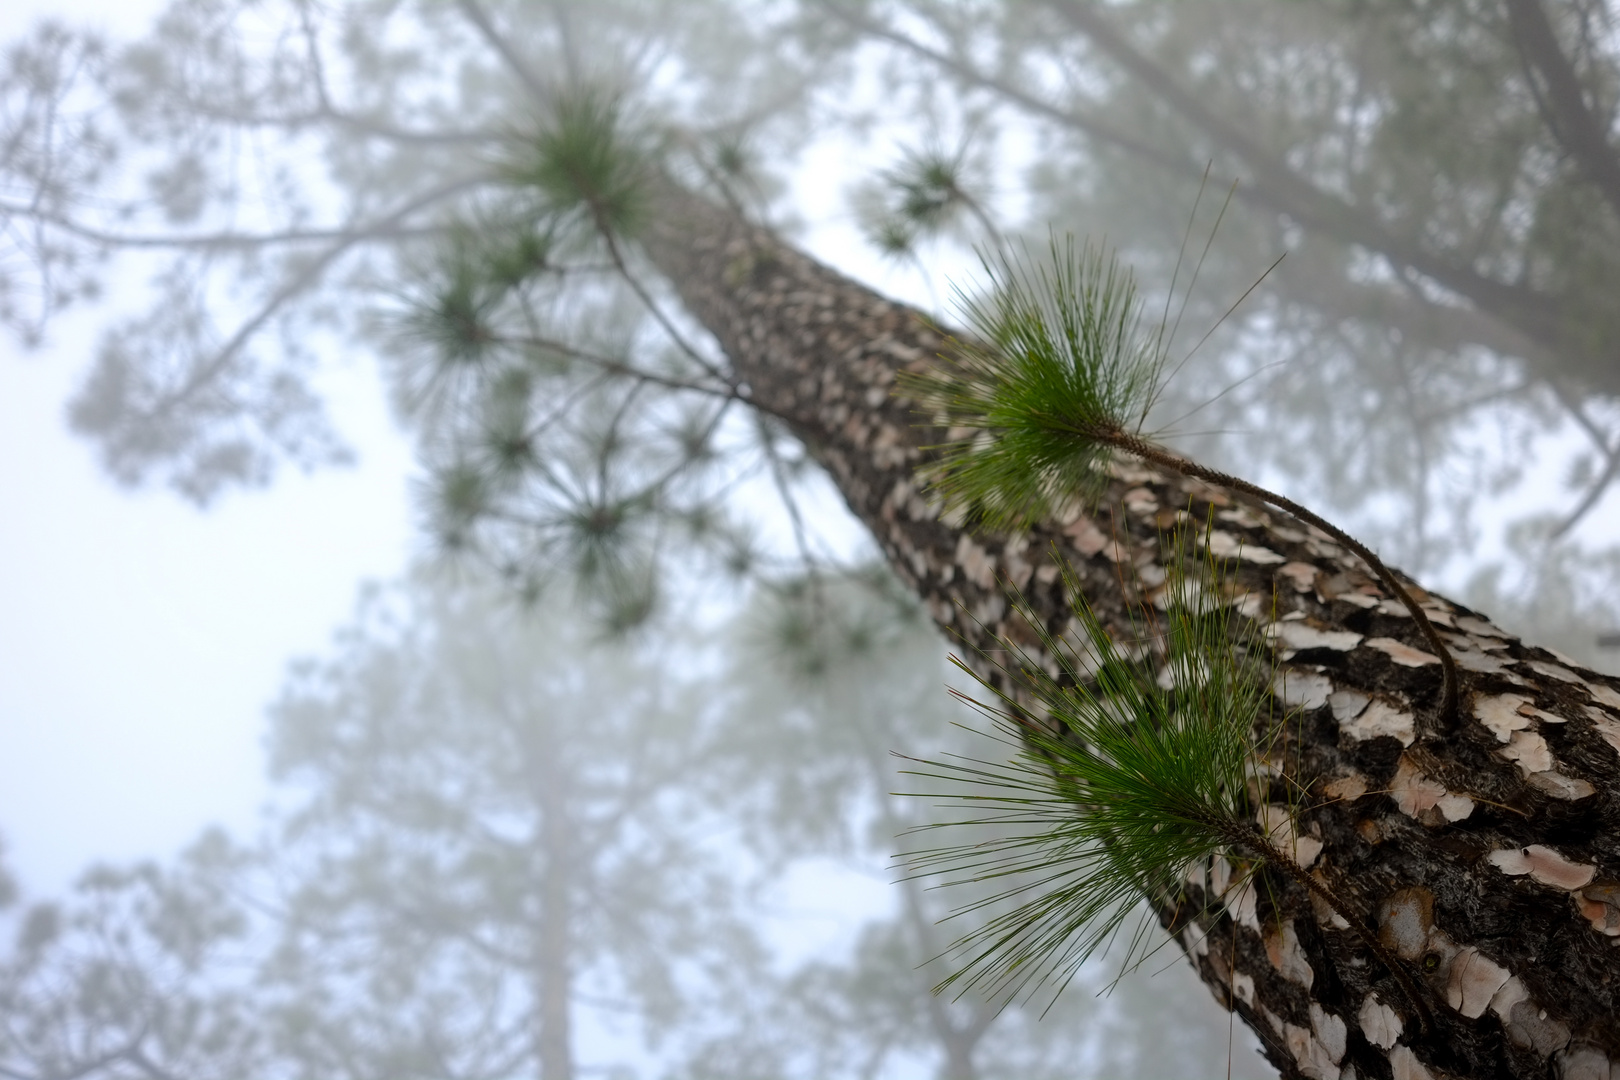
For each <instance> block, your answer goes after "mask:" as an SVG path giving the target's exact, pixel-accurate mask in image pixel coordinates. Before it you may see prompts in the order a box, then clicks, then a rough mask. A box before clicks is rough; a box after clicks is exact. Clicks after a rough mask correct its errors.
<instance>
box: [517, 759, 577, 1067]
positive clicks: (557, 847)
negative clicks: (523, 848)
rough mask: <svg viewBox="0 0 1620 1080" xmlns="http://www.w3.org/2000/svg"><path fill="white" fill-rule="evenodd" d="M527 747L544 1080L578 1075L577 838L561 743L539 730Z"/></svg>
mask: <svg viewBox="0 0 1620 1080" xmlns="http://www.w3.org/2000/svg"><path fill="white" fill-rule="evenodd" d="M538 734H539V735H540V736H541V737H537V738H535V739H534V740H532V742H531V743H530V744H529V745H528V746H526V748H525V749H526V751H527V754H528V758H529V761H528V767H529V771H530V775H531V776H532V778H533V779H532V783H533V784H534V796H535V804H536V806H537V808H538V809H539V811H540V813H539V818H540V820H539V822H538V825H539V832H540V836H539V841H540V844H539V847H540V851H539V855H540V860H539V862H540V866H539V869H540V873H541V878H540V927H539V936H538V941H537V943H536V948H537V954H538V955H537V956H536V957H535V963H534V975H535V1005H536V1008H535V1012H536V1017H535V1020H536V1032H535V1034H536V1038H537V1041H538V1044H539V1055H538V1056H539V1059H540V1080H574V1045H573V1023H572V1016H571V1014H570V1010H569V998H570V997H571V996H572V994H573V991H574V986H573V973H574V971H573V967H574V965H573V960H574V917H573V916H574V896H573V891H574V886H575V881H574V837H573V829H572V825H571V823H570V821H569V815H568V802H569V799H568V794H569V793H568V787H567V785H568V778H567V776H566V775H564V770H563V768H562V767H561V762H559V761H558V760H557V753H556V751H555V747H551V746H548V745H547V743H548V740H546V739H545V738H544V737H543V735H544V732H540V733H538Z"/></svg>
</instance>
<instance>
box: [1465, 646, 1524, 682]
mask: <svg viewBox="0 0 1620 1080" xmlns="http://www.w3.org/2000/svg"><path fill="white" fill-rule="evenodd" d="M1451 658H1452V659H1453V660H1455V661H1457V666H1458V667H1460V668H1462V669H1463V670H1464V671H1477V672H1479V673H1480V674H1482V675H1496V674H1500V673H1501V672H1503V671H1506V669H1507V662H1506V661H1505V660H1500V659H1498V658H1497V657H1494V656H1492V655H1490V654H1489V653H1487V652H1482V651H1481V650H1479V649H1466V648H1453V649H1452V650H1451ZM1512 681H1513V682H1516V683H1518V684H1519V685H1521V686H1523V685H1524V680H1523V679H1521V678H1519V677H1518V676H1516V675H1515V676H1512Z"/></svg>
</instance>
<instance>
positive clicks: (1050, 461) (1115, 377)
mask: <svg viewBox="0 0 1620 1080" xmlns="http://www.w3.org/2000/svg"><path fill="white" fill-rule="evenodd" d="M981 262H982V265H983V267H984V271H985V274H986V275H987V276H988V278H989V287H988V289H987V290H986V292H985V293H984V294H983V295H972V294H969V293H968V292H966V291H965V290H962V289H958V290H957V298H958V308H959V311H960V314H961V315H962V317H963V318H964V320H965V321H966V323H967V330H968V334H967V335H966V336H964V337H962V338H959V339H955V340H953V341H952V343H951V350H950V354H949V355H948V356H946V357H943V358H942V359H941V362H940V363H939V364H938V365H937V366H936V367H935V368H934V369H933V370H931V371H929V372H926V373H923V374H912V373H903V374H902V375H901V379H900V384H899V388H900V392H901V393H903V394H906V395H908V396H910V397H912V398H914V399H916V400H917V401H918V402H920V403H921V404H922V406H923V408H924V410H925V413H926V414H928V415H929V416H930V418H931V419H932V420H933V421H934V422H935V423H937V424H939V425H940V426H942V427H945V428H947V429H948V431H949V437H950V440H951V441H949V442H948V443H946V444H945V445H943V446H942V447H940V448H939V449H940V451H941V455H940V458H939V460H938V462H937V463H935V464H934V465H932V466H931V467H930V469H931V471H930V474H929V477H928V479H929V480H930V482H931V483H932V484H933V486H934V487H935V488H936V489H937V490H938V491H940V492H941V493H942V494H943V495H944V496H945V497H946V499H947V501H949V502H951V503H953V504H956V505H959V506H963V507H965V508H967V509H968V511H969V513H970V516H971V517H972V518H974V519H976V520H979V521H981V522H983V523H984V524H985V525H986V526H988V527H990V528H997V529H1001V528H1015V527H1018V526H1020V525H1023V524H1027V523H1029V522H1032V521H1035V520H1039V519H1040V518H1041V517H1043V516H1045V515H1046V513H1047V512H1048V511H1050V510H1051V509H1052V508H1053V507H1054V506H1055V505H1057V504H1060V503H1062V502H1064V501H1066V500H1068V499H1071V498H1073V497H1074V495H1075V494H1076V493H1077V492H1079V493H1086V492H1090V491H1094V490H1095V489H1096V487H1097V484H1098V482H1099V480H1100V473H1099V468H1098V467H1099V465H1100V464H1101V463H1102V461H1103V460H1104V458H1105V455H1106V454H1107V452H1108V451H1107V448H1106V447H1104V446H1102V445H1101V444H1100V443H1099V442H1098V441H1097V436H1099V435H1102V434H1117V433H1119V432H1123V431H1131V432H1134V431H1136V430H1138V429H1140V427H1141V424H1142V421H1143V420H1144V419H1145V418H1146V416H1147V412H1148V410H1149V408H1151V407H1152V405H1153V402H1154V400H1155V399H1156V398H1157V396H1158V394H1159V390H1160V386H1161V383H1162V374H1163V368H1164V349H1163V340H1162V334H1161V335H1147V334H1144V333H1142V331H1141V304H1140V301H1139V299H1138V297H1137V292H1136V283H1135V280H1134V279H1133V277H1132V276H1131V273H1130V271H1129V270H1126V269H1123V268H1122V267H1121V266H1120V265H1119V262H1118V260H1117V259H1116V258H1115V257H1114V256H1113V255H1112V254H1110V253H1108V252H1105V251H1102V250H1099V249H1096V248H1092V247H1090V246H1087V247H1085V248H1083V249H1081V250H1079V251H1077V250H1076V248H1075V244H1074V241H1073V239H1072V238H1065V239H1064V240H1062V241H1059V240H1058V239H1057V238H1056V237H1055V236H1054V237H1053V238H1052V240H1051V244H1050V259H1049V260H1048V261H1042V262H1037V261H1036V260H1035V259H1033V258H1032V257H1031V256H1030V254H1029V252H1028V250H1027V249H1026V250H1025V251H1024V252H1023V254H1022V256H1008V255H1003V256H1000V257H994V258H992V257H990V256H983V257H982V258H981Z"/></svg>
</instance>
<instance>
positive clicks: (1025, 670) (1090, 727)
mask: <svg viewBox="0 0 1620 1080" xmlns="http://www.w3.org/2000/svg"><path fill="white" fill-rule="evenodd" d="M1189 539H1190V538H1189V537H1187V536H1185V535H1183V536H1181V537H1179V538H1178V539H1177V540H1176V541H1175V542H1174V544H1173V545H1172V546H1173V548H1174V550H1173V551H1172V552H1170V553H1169V555H1170V556H1172V557H1170V558H1167V560H1166V561H1167V563H1168V564H1169V566H1170V567H1171V568H1172V570H1171V573H1170V576H1169V578H1168V579H1167V582H1166V584H1165V586H1164V589H1165V591H1164V593H1163V594H1162V597H1161V599H1162V602H1163V603H1164V607H1165V610H1164V611H1163V612H1162V614H1161V613H1158V612H1156V611H1154V610H1153V609H1151V608H1147V609H1144V614H1143V615H1142V616H1141V618H1140V620H1139V622H1138V624H1137V626H1136V632H1137V638H1138V640H1136V641H1130V642H1122V641H1116V640H1115V639H1114V638H1112V637H1111V636H1110V635H1109V633H1108V632H1107V630H1106V629H1104V627H1103V626H1102V624H1101V623H1100V621H1099V620H1098V619H1097V617H1096V615H1095V614H1094V613H1093V612H1092V611H1091V609H1090V608H1089V607H1088V606H1087V605H1086V603H1085V601H1084V600H1083V599H1082V598H1081V595H1080V590H1079V582H1078V580H1077V579H1075V578H1074V576H1073V574H1072V572H1071V571H1069V570H1068V568H1067V566H1065V568H1064V569H1065V584H1066V586H1067V588H1068V591H1069V594H1070V595H1071V596H1073V597H1075V600H1074V603H1073V619H1072V621H1071V624H1070V625H1071V627H1072V628H1073V629H1071V631H1070V632H1069V633H1068V634H1066V635H1064V636H1063V637H1061V638H1060V637H1058V636H1057V635H1054V634H1053V633H1051V632H1049V631H1048V630H1046V629H1045V628H1044V626H1043V624H1042V622H1041V620H1040V619H1039V618H1038V617H1037V616H1035V615H1034V613H1033V612H1031V611H1029V610H1028V609H1027V608H1026V609H1023V610H1022V611H1021V613H1022V614H1023V615H1024V616H1025V618H1026V619H1028V621H1029V622H1030V624H1031V625H1032V626H1034V627H1036V628H1037V631H1038V633H1039V635H1040V644H1041V648H1042V650H1043V651H1044V652H1045V654H1046V655H1047V656H1049V657H1053V658H1055V659H1056V661H1057V666H1058V672H1057V674H1056V675H1053V674H1050V673H1049V672H1048V671H1047V670H1046V669H1045V668H1044V667H1043V666H1042V664H1041V663H1040V662H1038V661H1037V659H1036V658H1035V657H1033V656H1031V655H1029V654H1028V653H1026V652H1025V651H1024V650H1023V649H1022V648H1021V647H1019V646H1018V645H1016V644H1014V643H1013V642H1010V641H1001V642H999V643H998V646H997V648H998V649H1000V650H1004V652H1003V653H1002V654H1001V655H1003V656H1004V657H1006V658H1007V659H1005V660H1003V661H1001V663H1000V665H999V671H998V672H996V673H995V675H994V677H993V678H992V677H987V676H985V675H980V674H978V673H977V672H975V670H974V669H973V668H972V667H970V666H968V665H966V664H963V663H961V662H960V661H957V665H958V666H959V667H960V668H961V669H962V670H963V671H964V672H966V673H967V674H969V675H970V676H972V677H973V678H974V680H975V681H976V682H977V683H978V684H979V687H980V688H981V689H982V690H983V691H984V692H985V693H984V694H983V695H981V696H979V697H974V696H971V695H968V694H961V693H958V696H960V697H962V698H963V700H965V701H967V702H968V703H969V704H971V705H973V706H974V707H975V708H976V709H977V710H978V711H979V712H980V713H981V714H983V715H984V716H986V717H988V718H989V719H990V720H992V721H993V722H994V724H995V727H996V729H997V731H998V733H999V734H997V735H994V736H992V737H995V738H997V740H998V741H1000V742H1003V743H1005V744H1006V745H1007V746H1009V747H1010V748H1011V750H1012V756H1011V757H1010V759H1007V760H1002V761H984V760H973V759H955V760H943V761H932V762H925V763H923V767H922V768H920V769H918V770H914V771H913V772H912V773H911V775H914V776H919V777H924V778H927V781H928V784H927V785H926V786H930V787H932V788H933V789H934V790H932V791H929V792H926V793H914V794H926V795H928V796H931V797H934V798H938V797H940V796H941V795H944V796H945V803H944V805H946V806H949V807H953V808H955V809H956V810H958V811H960V812H961V814H962V816H960V817H959V818H958V819H956V820H953V821H949V822H944V823H941V824H936V825H930V826H927V827H926V831H927V832H928V833H929V834H931V835H933V834H937V833H938V832H939V831H940V830H944V831H946V832H948V833H949V834H951V835H952V836H953V837H960V838H959V839H954V840H953V842H952V843H950V844H947V845H944V846H940V847H930V848H925V849H922V850H917V851H912V852H910V853H908V854H907V855H906V856H905V860H906V863H907V865H908V867H909V870H910V871H911V872H912V873H915V874H917V875H924V874H926V875H930V876H935V875H937V876H938V877H939V878H940V879H941V880H942V881H943V882H944V884H945V885H946V886H948V887H963V886H965V887H968V889H969V894H970V895H971V896H973V899H970V900H968V901H967V902H966V903H964V904H962V905H961V906H960V907H959V908H958V909H957V912H958V913H965V912H968V911H987V912H994V913H995V914H994V915H993V917H991V918H989V919H988V920H987V921H986V922H985V923H984V924H983V926H982V927H981V928H980V929H977V930H974V931H973V932H972V933H970V934H968V935H967V936H966V937H964V938H962V939H961V940H960V941H958V942H957V943H956V945H955V946H954V947H953V951H952V955H954V956H955V957H956V959H957V961H958V963H959V967H958V970H957V971H956V973H955V974H953V975H952V976H951V977H950V978H949V979H947V980H946V981H945V982H944V983H942V984H941V986H940V987H939V989H941V990H943V989H945V988H946V987H951V986H955V987H956V988H957V989H958V990H960V991H964V992H965V991H967V990H968V989H973V990H976V991H978V992H981V993H984V994H986V995H988V996H990V997H992V998H994V999H998V1000H1004V1001H1005V1000H1012V999H1014V998H1018V997H1025V998H1028V997H1033V996H1034V995H1036V994H1037V993H1040V992H1041V990H1042V988H1045V987H1050V988H1052V996H1053V997H1054V998H1055V997H1056V994H1057V992H1059V991H1061V990H1062V988H1063V986H1064V985H1066V984H1067V982H1068V981H1069V980H1070V979H1071V978H1073V977H1074V975H1075V974H1076V973H1077V972H1078V971H1079V969H1080V966H1081V965H1082V964H1083V963H1084V962H1085V961H1086V960H1087V959H1088V958H1089V957H1091V956H1092V955H1094V954H1095V953H1097V952H1098V950H1099V949H1102V948H1104V947H1105V946H1106V945H1107V944H1108V943H1109V942H1110V941H1111V940H1113V939H1114V938H1115V937H1116V936H1117V935H1118V934H1119V932H1120V931H1121V929H1122V927H1123V925H1124V924H1125V923H1126V921H1127V920H1128V919H1129V918H1130V917H1131V913H1132V912H1133V911H1136V910H1138V904H1139V902H1140V901H1141V900H1142V899H1143V898H1144V897H1146V898H1151V899H1157V900H1163V899H1166V898H1170V897H1173V896H1175V895H1176V893H1177V891H1178V890H1179V888H1180V880H1181V878H1182V876H1183V874H1184V873H1185V872H1186V870H1187V869H1188V868H1189V867H1190V866H1192V865H1194V864H1197V863H1201V862H1202V861H1204V860H1207V859H1209V858H1210V857H1211V856H1212V855H1215V854H1217V853H1221V852H1226V851H1230V850H1232V849H1234V848H1245V847H1248V846H1249V845H1246V844H1245V843H1244V841H1245V839H1248V838H1256V837H1257V836H1258V833H1257V830H1256V828H1255V825H1254V823H1253V821H1252V818H1253V808H1252V807H1251V806H1250V805H1249V801H1248V799H1249V796H1248V791H1247V788H1246V785H1245V768H1246V765H1247V762H1248V761H1249V758H1250V756H1251V754H1254V753H1256V751H1257V748H1260V749H1261V750H1262V751H1263V749H1264V748H1265V747H1266V746H1267V745H1268V744H1269V739H1270V737H1271V734H1272V733H1274V732H1275V731H1276V726H1275V723H1274V718H1273V717H1272V707H1273V706H1272V698H1271V696H1270V692H1269V686H1270V682H1271V667H1270V660H1269V652H1268V650H1266V649H1265V648H1264V645H1263V643H1262V642H1260V641H1258V640H1257V639H1256V638H1255V637H1254V636H1253V631H1252V628H1251V624H1250V623H1249V622H1248V621H1247V620H1244V619H1241V618H1239V617H1238V616H1237V615H1236V614H1235V613H1234V611H1233V610H1232V608H1231V606H1230V604H1229V603H1228V602H1227V601H1226V600H1225V599H1224V598H1223V594H1224V592H1225V591H1226V586H1225V575H1224V568H1223V566H1222V564H1221V563H1220V562H1219V561H1218V560H1216V559H1214V558H1213V557H1212V556H1203V557H1200V558H1190V557H1189V555H1190V551H1189V549H1190V545H1189V543H1188V541H1189ZM1189 563H1191V564H1192V566H1193V569H1192V570H1187V569H1179V570H1178V569H1175V568H1177V567H1183V568H1184V567H1186V566H1187V565H1188V564H1189ZM1155 657H1157V658H1158V660H1159V662H1160V663H1159V665H1157V666H1156V665H1155V664H1154V663H1153V660H1154V658H1155ZM1167 687H1168V688H1167ZM1149 925H1150V921H1149V919H1148V918H1147V917H1146V916H1145V915H1144V916H1142V919H1141V922H1140V923H1139V924H1138V926H1137V929H1136V931H1135V932H1134V934H1132V935H1131V936H1130V938H1129V941H1128V944H1127V947H1126V956H1125V966H1126V967H1130V966H1131V965H1133V964H1134V963H1136V962H1139V961H1140V959H1141V958H1142V956H1143V955H1144V954H1145V951H1146V941H1147V939H1146V936H1145V935H1146V932H1147V930H1148V929H1149Z"/></svg>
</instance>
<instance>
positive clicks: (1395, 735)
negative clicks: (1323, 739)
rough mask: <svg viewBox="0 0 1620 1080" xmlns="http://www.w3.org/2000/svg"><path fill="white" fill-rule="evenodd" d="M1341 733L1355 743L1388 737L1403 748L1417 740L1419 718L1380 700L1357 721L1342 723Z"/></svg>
mask: <svg viewBox="0 0 1620 1080" xmlns="http://www.w3.org/2000/svg"><path fill="white" fill-rule="evenodd" d="M1339 731H1340V732H1342V733H1343V734H1344V735H1346V736H1347V737H1349V738H1350V739H1351V740H1353V741H1355V742H1368V741H1369V740H1372V739H1381V738H1385V737H1388V738H1391V739H1395V740H1396V741H1398V742H1399V743H1400V744H1401V745H1402V746H1411V745H1412V743H1413V742H1414V741H1416V739H1417V717H1416V716H1415V715H1413V714H1412V713H1409V712H1405V711H1403V710H1401V709H1397V708H1396V707H1395V706H1393V705H1391V704H1390V703H1389V702H1387V701H1385V700H1383V699H1382V698H1379V699H1377V700H1374V701H1372V702H1371V703H1370V704H1369V705H1368V706H1367V707H1366V708H1365V709H1364V710H1362V712H1361V714H1360V715H1359V716H1357V717H1356V718H1355V719H1353V720H1348V721H1341V722H1340V724H1339Z"/></svg>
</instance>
